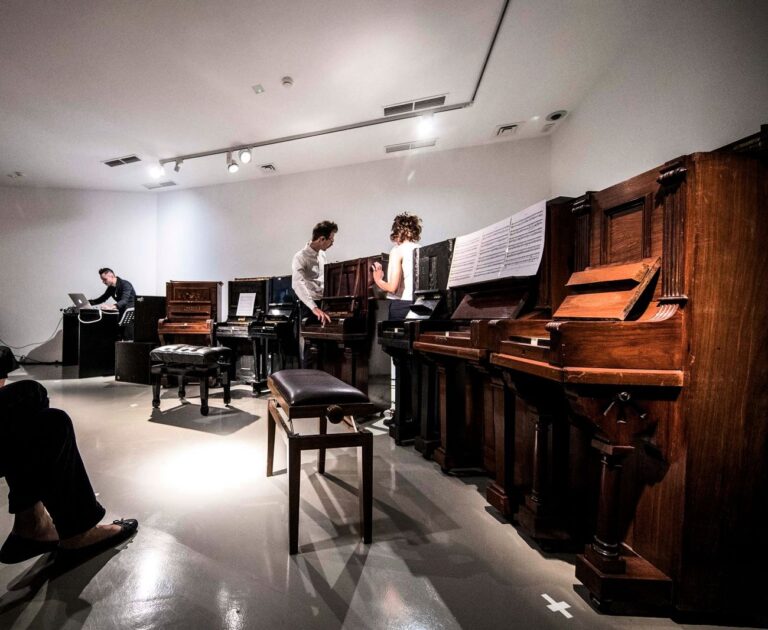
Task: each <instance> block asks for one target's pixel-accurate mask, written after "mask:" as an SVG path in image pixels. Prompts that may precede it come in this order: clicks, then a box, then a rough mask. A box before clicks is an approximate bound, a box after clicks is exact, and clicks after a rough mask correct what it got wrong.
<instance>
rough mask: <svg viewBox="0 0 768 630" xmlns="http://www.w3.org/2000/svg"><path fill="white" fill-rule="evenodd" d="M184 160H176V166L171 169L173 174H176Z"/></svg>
mask: <svg viewBox="0 0 768 630" xmlns="http://www.w3.org/2000/svg"><path fill="white" fill-rule="evenodd" d="M183 164H184V160H176V165H175V166H174V167H173V170H174V172H176V173H178V172H179V171H180V170H181V167H182V165H183Z"/></svg>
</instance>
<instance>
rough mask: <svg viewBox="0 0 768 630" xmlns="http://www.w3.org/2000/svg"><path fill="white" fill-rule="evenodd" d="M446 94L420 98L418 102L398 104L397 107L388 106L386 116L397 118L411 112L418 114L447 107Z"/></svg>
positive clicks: (385, 110) (385, 111) (385, 108)
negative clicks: (426, 110) (425, 110)
mask: <svg viewBox="0 0 768 630" xmlns="http://www.w3.org/2000/svg"><path fill="white" fill-rule="evenodd" d="M445 97H446V95H445V94H441V95H440V96H430V97H428V98H420V99H419V100H417V101H410V102H408V103H397V104H395V105H387V106H386V107H384V115H385V116H397V115H398V114H408V113H410V112H418V111H421V110H423V109H432V108H433V107H442V106H443V105H445Z"/></svg>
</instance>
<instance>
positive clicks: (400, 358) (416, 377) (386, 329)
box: [378, 239, 456, 457]
mask: <svg viewBox="0 0 768 630" xmlns="http://www.w3.org/2000/svg"><path fill="white" fill-rule="evenodd" d="M453 244H454V239H448V240H445V241H440V242H439V243H433V244H431V245H425V246H423V247H420V248H418V249H416V250H414V252H413V286H414V292H413V298H414V303H413V306H412V307H411V310H410V312H409V313H408V315H407V317H406V319H405V320H399V321H398V320H385V321H381V322H379V325H378V342H379V345H381V348H382V350H384V352H386V353H387V354H388V355H390V356H391V357H392V363H393V364H394V366H395V400H394V415H393V416H392V424H391V425H390V427H389V435H390V436H391V437H392V438H393V439H394V440H395V443H396V444H403V443H405V442H409V441H411V440H414V441H415V446H416V448H417V449H418V450H419V451H420V452H421V453H424V454H425V456H427V457H429V456H430V455H431V452H432V450H433V449H434V448H435V447H436V446H437V445H438V444H439V435H438V427H437V422H436V421H435V416H436V414H435V409H436V404H435V392H434V388H432V390H431V391H430V388H429V384H431V383H433V382H434V378H433V377H432V376H431V371H432V370H434V364H433V363H430V362H429V361H424V360H423V355H419V354H418V353H414V352H413V343H414V341H416V339H418V337H419V334H421V333H422V332H423V331H425V330H428V329H429V328H430V323H431V322H433V321H439V320H445V319H447V318H448V317H450V314H451V313H452V312H453V309H454V308H455V304H454V297H455V295H456V293H455V292H454V291H449V290H448V288H447V287H448V273H449V271H450V268H451V257H452V255H453ZM423 385H426V389H424V388H423ZM422 392H423V394H422Z"/></svg>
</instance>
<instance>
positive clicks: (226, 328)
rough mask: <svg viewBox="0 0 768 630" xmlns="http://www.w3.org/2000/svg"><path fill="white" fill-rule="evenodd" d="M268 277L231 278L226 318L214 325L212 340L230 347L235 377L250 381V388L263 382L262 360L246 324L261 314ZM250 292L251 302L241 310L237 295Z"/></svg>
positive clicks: (265, 305)
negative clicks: (214, 338) (214, 333)
mask: <svg viewBox="0 0 768 630" xmlns="http://www.w3.org/2000/svg"><path fill="white" fill-rule="evenodd" d="M268 284H269V278H265V277H255V278H235V279H234V280H230V281H229V282H228V298H227V302H228V305H227V320H226V321H225V322H222V323H220V324H217V325H216V341H217V343H218V344H219V345H222V346H226V347H228V348H231V349H232V356H233V357H235V378H237V379H238V380H240V381H242V382H243V383H250V384H251V385H252V386H253V389H254V391H257V390H258V389H259V387H260V386H261V385H262V384H263V383H266V380H267V376H266V363H265V362H264V361H263V360H262V358H261V356H260V354H259V352H258V348H254V347H253V346H254V344H253V343H252V341H251V339H250V336H249V334H248V330H249V328H248V327H249V325H250V324H252V323H253V322H256V321H258V320H259V319H261V318H262V317H263V316H264V312H265V310H266V308H267V292H268ZM243 294H254V299H253V303H252V304H250V300H249V301H248V309H247V312H246V311H245V310H241V311H240V313H238V310H239V309H238V306H239V305H240V296H241V295H243Z"/></svg>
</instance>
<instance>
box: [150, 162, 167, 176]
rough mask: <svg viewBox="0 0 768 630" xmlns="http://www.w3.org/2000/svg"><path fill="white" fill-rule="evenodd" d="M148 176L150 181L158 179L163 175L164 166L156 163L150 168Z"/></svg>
mask: <svg viewBox="0 0 768 630" xmlns="http://www.w3.org/2000/svg"><path fill="white" fill-rule="evenodd" d="M149 174H150V176H151V177H152V179H160V178H161V177H162V176H163V175H165V166H164V165H163V164H160V163H157V164H155V165H154V166H150V167H149Z"/></svg>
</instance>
